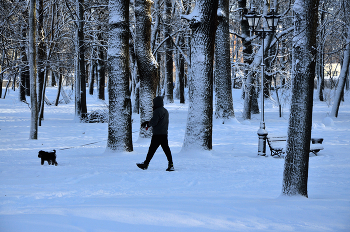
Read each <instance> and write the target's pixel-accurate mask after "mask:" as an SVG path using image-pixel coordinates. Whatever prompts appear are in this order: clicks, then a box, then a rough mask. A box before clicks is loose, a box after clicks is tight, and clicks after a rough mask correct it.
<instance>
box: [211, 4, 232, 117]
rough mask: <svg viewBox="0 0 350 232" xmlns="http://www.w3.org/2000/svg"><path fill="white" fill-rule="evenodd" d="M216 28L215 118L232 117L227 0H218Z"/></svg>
mask: <svg viewBox="0 0 350 232" xmlns="http://www.w3.org/2000/svg"><path fill="white" fill-rule="evenodd" d="M218 22H219V24H218V28H217V30H216V37H215V93H216V94H215V96H216V108H215V118H217V119H221V120H223V123H224V122H225V120H227V119H230V118H233V117H234V116H235V115H234V111H233V100H232V83H231V59H230V29H229V0H219V9H218Z"/></svg>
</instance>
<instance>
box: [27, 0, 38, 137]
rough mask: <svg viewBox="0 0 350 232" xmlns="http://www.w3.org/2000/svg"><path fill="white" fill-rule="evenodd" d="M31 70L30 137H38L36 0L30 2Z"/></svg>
mask: <svg viewBox="0 0 350 232" xmlns="http://www.w3.org/2000/svg"><path fill="white" fill-rule="evenodd" d="M29 4H30V5H29V7H30V9H29V72H30V103H31V104H30V106H31V107H30V109H31V123H30V135H29V139H38V102H37V93H36V75H37V70H36V67H37V66H36V48H35V18H36V16H35V0H30V3H29Z"/></svg>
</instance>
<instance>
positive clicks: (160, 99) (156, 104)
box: [153, 96, 164, 109]
mask: <svg viewBox="0 0 350 232" xmlns="http://www.w3.org/2000/svg"><path fill="white" fill-rule="evenodd" d="M162 106H164V102H163V97H161V96H158V97H155V98H154V99H153V109H157V108H159V107H162Z"/></svg>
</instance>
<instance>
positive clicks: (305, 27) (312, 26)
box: [282, 0, 319, 197]
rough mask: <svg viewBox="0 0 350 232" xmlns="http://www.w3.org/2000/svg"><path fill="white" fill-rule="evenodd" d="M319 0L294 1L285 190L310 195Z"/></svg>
mask: <svg viewBox="0 0 350 232" xmlns="http://www.w3.org/2000/svg"><path fill="white" fill-rule="evenodd" d="M318 5H319V0H297V1H296V2H295V3H294V8H293V9H294V15H295V16H294V17H295V19H294V28H295V29H294V38H293V50H292V52H293V67H292V69H293V70H292V73H293V83H292V94H293V95H292V102H291V110H290V112H291V114H290V117H289V127H288V139H287V151H286V153H287V155H286V157H285V164H284V173H283V188H282V194H284V195H288V196H292V195H301V196H304V197H307V196H308V193H307V181H308V168H309V149H310V139H311V127H312V106H313V91H314V77H315V66H316V62H315V60H316V59H315V58H316V53H317V52H316V49H315V48H316V34H317V26H318V25H317V17H318Z"/></svg>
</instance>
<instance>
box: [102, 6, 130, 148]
mask: <svg viewBox="0 0 350 232" xmlns="http://www.w3.org/2000/svg"><path fill="white" fill-rule="evenodd" d="M109 14H110V17H109V26H110V31H109V34H110V35H111V36H110V39H109V47H108V69H109V84H108V94H109V121H108V141H107V149H110V150H113V151H132V150H133V145H132V132H131V99H130V97H131V96H130V95H131V94H130V90H129V75H130V73H129V1H124V0H114V1H109Z"/></svg>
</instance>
